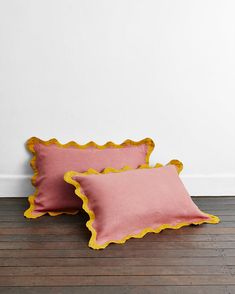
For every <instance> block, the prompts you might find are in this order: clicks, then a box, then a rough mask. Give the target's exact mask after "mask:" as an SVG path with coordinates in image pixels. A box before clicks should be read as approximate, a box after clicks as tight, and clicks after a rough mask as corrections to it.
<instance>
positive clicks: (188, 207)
mask: <svg viewBox="0 0 235 294" xmlns="http://www.w3.org/2000/svg"><path fill="white" fill-rule="evenodd" d="M124 170H125V169H124ZM124 170H121V171H122V172H120V171H117V170H113V169H106V170H105V171H104V172H103V173H98V172H97V171H95V170H89V171H88V172H87V173H77V172H73V171H71V172H67V173H66V174H65V181H66V182H67V183H70V184H72V185H73V186H75V187H76V190H75V193H76V195H77V196H78V197H79V198H80V199H81V200H82V201H83V209H84V210H85V211H86V212H87V213H88V215H89V217H90V219H89V221H88V222H87V227H88V229H89V230H90V231H91V234H92V235H91V239H90V241H89V246H90V247H91V248H93V249H101V248H105V247H106V246H108V245H109V244H110V243H124V242H125V241H126V240H128V239H129V238H131V237H133V238H141V237H143V236H144V235H145V234H146V233H148V232H154V233H159V232H160V231H161V230H163V229H166V228H171V229H178V228H180V227H182V226H187V225H190V224H202V223H217V222H219V219H218V218H217V217H216V216H213V215H210V214H206V213H203V212H202V211H200V209H199V208H198V207H197V206H196V205H195V204H194V202H193V201H192V199H191V197H190V196H189V194H188V192H187V191H186V189H185V187H184V185H183V183H182V182H181V180H180V178H179V176H178V174H177V169H176V167H175V166H174V165H168V166H165V167H160V168H151V169H135V170H127V171H124Z"/></svg>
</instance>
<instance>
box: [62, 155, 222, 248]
mask: <svg viewBox="0 0 235 294" xmlns="http://www.w3.org/2000/svg"><path fill="white" fill-rule="evenodd" d="M176 161H177V160H176ZM176 161H175V160H174V161H171V162H173V163H177V164H179V163H180V162H176ZM159 167H161V164H156V166H155V167H152V168H159ZM180 167H182V166H181V165H180ZM140 168H146V166H145V165H142V166H141V167H140ZM147 168H151V167H149V166H148V167H147ZM126 170H131V168H130V167H128V166H125V167H124V168H122V169H120V170H117V169H114V168H106V169H104V171H102V172H101V173H99V172H97V171H96V170H94V169H89V170H88V171H87V172H85V173H78V172H74V171H69V172H67V173H65V175H64V180H65V181H66V182H67V183H69V184H72V185H73V186H74V187H75V188H76V189H75V194H76V195H77V196H78V197H79V198H80V199H81V200H82V202H83V205H82V208H83V209H84V210H85V212H86V213H87V214H88V215H89V220H88V221H87V223H86V226H87V228H88V229H89V231H90V232H91V238H90V240H89V244H88V246H89V247H91V248H93V249H104V248H105V247H107V246H108V245H109V244H110V243H116V244H124V243H125V242H126V241H127V240H128V239H130V238H142V237H144V236H145V235H146V234H147V233H160V232H161V231H162V230H165V229H174V230H176V229H179V228H181V227H184V226H189V225H192V224H193V225H200V224H203V223H209V224H217V223H219V221H220V219H219V218H218V217H217V216H215V215H212V214H208V213H205V212H203V213H204V214H206V215H207V216H208V217H210V219H209V220H202V221H199V222H192V223H187V222H182V223H178V224H177V225H175V226H172V225H170V224H163V225H161V226H160V227H158V228H156V229H152V228H145V229H143V230H142V231H141V232H140V233H138V234H134V235H128V236H125V237H124V238H122V239H120V240H110V241H107V242H105V243H104V244H102V245H99V244H97V243H96V236H97V232H96V230H95V229H94V228H93V226H92V224H93V222H94V220H95V214H94V212H93V211H92V210H91V209H89V206H88V202H89V200H88V198H87V197H86V195H85V194H83V193H82V192H81V187H80V184H79V183H78V182H77V181H75V180H73V177H74V176H76V175H92V174H96V175H100V174H107V173H113V172H115V173H118V172H123V171H126Z"/></svg>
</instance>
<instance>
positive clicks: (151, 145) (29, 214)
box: [24, 137, 155, 218]
mask: <svg viewBox="0 0 235 294" xmlns="http://www.w3.org/2000/svg"><path fill="white" fill-rule="evenodd" d="M35 144H43V145H45V146H49V145H51V144H54V145H56V146H58V147H61V148H67V147H71V146H73V147H76V148H78V149H86V148H89V147H95V148H97V149H106V148H109V147H115V148H123V147H126V146H139V145H143V144H146V145H147V146H148V150H147V153H146V159H145V160H146V164H149V157H150V154H151V153H152V151H153V149H154V146H155V144H154V142H153V140H152V139H150V138H145V139H143V140H141V141H137V142H135V141H132V140H130V139H128V140H126V141H124V142H123V143H121V144H115V143H113V142H111V141H109V142H107V143H106V144H104V145H98V144H96V143H95V142H93V141H91V142H88V143H86V144H84V145H80V144H78V143H76V142H74V141H70V142H68V143H66V144H61V143H60V142H59V141H58V140H57V139H55V138H53V139H50V140H48V141H43V140H41V139H39V138H37V137H32V138H30V139H28V141H27V142H26V147H27V149H28V150H29V151H30V152H31V153H32V154H33V158H32V159H31V161H30V165H31V167H32V169H33V172H34V174H33V177H32V179H31V182H32V185H33V186H34V187H35V192H34V194H33V195H30V196H29V197H28V202H29V205H30V206H29V208H28V209H27V210H26V211H25V212H24V216H25V217H27V218H38V217H40V216H42V215H44V214H47V213H48V214H49V215H50V216H57V215H60V214H72V215H74V214H77V213H78V211H79V210H76V211H71V212H69V211H58V212H57V211H48V212H42V213H37V214H33V211H34V210H35V199H36V197H37V195H38V188H37V187H36V185H35V182H36V178H37V176H38V170H37V167H36V158H37V155H36V152H35V149H34V145H35Z"/></svg>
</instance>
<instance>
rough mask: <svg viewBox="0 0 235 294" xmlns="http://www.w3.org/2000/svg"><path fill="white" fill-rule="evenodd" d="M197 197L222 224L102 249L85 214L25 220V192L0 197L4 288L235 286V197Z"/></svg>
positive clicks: (232, 289) (209, 290) (208, 289)
mask: <svg viewBox="0 0 235 294" xmlns="http://www.w3.org/2000/svg"><path fill="white" fill-rule="evenodd" d="M194 200H195V202H196V203H197V204H198V205H199V207H200V208H201V209H202V210H203V211H206V212H209V213H212V214H215V215H218V216H219V217H221V223H219V224H217V225H209V224H208V225H207V224H206V225H201V226H190V227H185V228H181V229H180V230H165V231H163V232H161V233H160V234H148V235H146V236H145V237H144V238H143V239H130V240H129V241H127V242H126V244H125V245H115V244H112V245H110V246H109V247H108V248H106V249H105V250H99V251H96V250H92V249H89V248H88V247H87V242H88V240H89V236H90V234H89V232H88V231H87V229H86V228H85V222H86V220H87V217H86V215H85V214H82V215H81V214H80V215H77V216H59V217H49V216H44V217H41V218H39V219H36V220H27V219H25V218H24V217H23V216H22V213H23V211H24V209H25V208H26V207H27V205H28V204H27V200H26V199H22V198H0V293H4V294H5V293H19V294H21V293H24V294H25V293H30V294H33V293H56V294H59V293H69V294H70V293H72V294H73V293H83V294H88V293H89V294H91V293H92V294H93V293H95V294H101V293H102V294H105V293H112V294H123V293H124V294H126V293H134V294H139V293H146V294H152V293H154V294H155V293H156V294H166V293H173V294H175V293H179V294H185V293H187V294H192V293H197V294H202V293H206V294H228V293H230V294H232V293H235V197H220V198H218V197H207V198H194Z"/></svg>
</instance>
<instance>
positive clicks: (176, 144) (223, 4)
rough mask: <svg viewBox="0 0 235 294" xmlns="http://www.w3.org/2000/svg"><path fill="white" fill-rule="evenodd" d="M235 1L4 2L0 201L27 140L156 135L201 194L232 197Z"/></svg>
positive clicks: (22, 177)
mask: <svg viewBox="0 0 235 294" xmlns="http://www.w3.org/2000/svg"><path fill="white" fill-rule="evenodd" d="M234 11H235V1H233V0H230V1H228V0H220V1H219V0H195V1H193V0H177V1H175V0H168V1H167V0H162V1H157V0H141V1H137V0H118V1H114V0H99V1H95V0H87V1H81V0H79V1H78V0H64V1H59V0H40V1H36V0H31V1H26V0H24V1H23V0H5V1H0V135H1V137H0V140H1V143H0V195H2V196H26V195H27V194H28V193H30V192H31V190H32V188H31V186H30V182H29V175H31V170H30V168H29V166H28V161H29V158H30V155H29V154H28V153H27V152H26V150H25V147H24V142H25V141H26V139H27V138H28V137H30V136H39V137H41V138H42V139H48V138H51V137H57V138H58V139H59V140H61V141H62V142H66V141H68V140H71V139H73V140H77V141H78V142H80V143H85V142H87V141H89V140H91V139H92V140H95V141H97V142H98V143H100V144H102V143H104V142H105V141H107V140H113V141H115V142H121V141H123V140H124V139H126V138H131V139H134V140H139V139H142V138H143V137H146V136H150V137H152V138H153V139H154V140H155V141H156V150H155V152H154V154H153V156H152V163H154V162H156V161H158V162H162V163H165V162H167V161H168V160H170V159H171V158H179V159H181V160H182V161H183V162H184V164H185V169H184V172H183V174H182V177H183V180H184V182H185V183H186V185H187V187H188V188H189V191H190V192H191V194H193V195H235V131H234V126H235V115H234V112H235V17H234Z"/></svg>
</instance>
